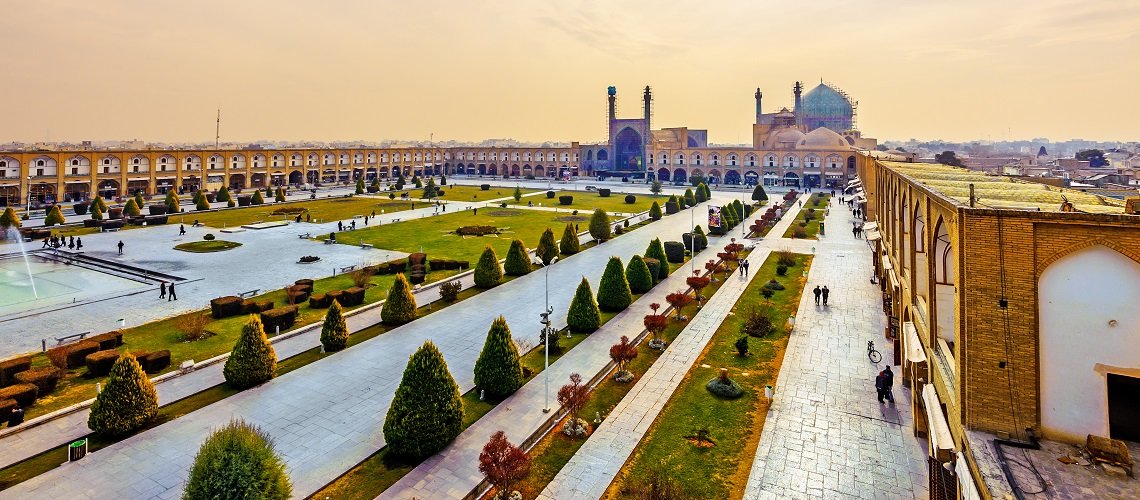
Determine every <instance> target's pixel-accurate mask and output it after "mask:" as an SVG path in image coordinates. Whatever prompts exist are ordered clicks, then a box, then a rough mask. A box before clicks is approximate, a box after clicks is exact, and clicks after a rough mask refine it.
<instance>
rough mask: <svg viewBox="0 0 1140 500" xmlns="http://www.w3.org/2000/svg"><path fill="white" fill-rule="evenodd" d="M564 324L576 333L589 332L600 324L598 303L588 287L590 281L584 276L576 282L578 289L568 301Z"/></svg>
mask: <svg viewBox="0 0 1140 500" xmlns="http://www.w3.org/2000/svg"><path fill="white" fill-rule="evenodd" d="M566 325H567V326H569V327H570V329H571V330H573V331H575V332H578V333H590V332H592V331H594V330H597V329H598V328H599V327H600V326H602V317H601V311H599V310H598V303H597V302H596V301H594V291H593V290H592V289H590V282H589V281H586V277H585V276H583V277H582V281H581V282H580V283H578V290H577V291H575V292H574V299H573V300H571V301H570V310H569V311H567V312H566Z"/></svg>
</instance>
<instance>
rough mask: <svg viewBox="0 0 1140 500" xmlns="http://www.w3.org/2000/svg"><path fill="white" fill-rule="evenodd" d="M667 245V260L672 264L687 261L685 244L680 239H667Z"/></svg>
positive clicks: (665, 245)
mask: <svg viewBox="0 0 1140 500" xmlns="http://www.w3.org/2000/svg"><path fill="white" fill-rule="evenodd" d="M664 247H665V260H667V261H669V263H671V264H680V263H682V262H685V244H684V243H681V242H680V241H666V242H665V244H664Z"/></svg>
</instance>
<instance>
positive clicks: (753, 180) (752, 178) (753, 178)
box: [744, 172, 760, 186]
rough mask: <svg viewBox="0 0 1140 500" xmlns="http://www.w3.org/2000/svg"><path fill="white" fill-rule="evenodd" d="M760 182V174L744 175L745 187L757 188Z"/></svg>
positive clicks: (748, 173) (747, 173)
mask: <svg viewBox="0 0 1140 500" xmlns="http://www.w3.org/2000/svg"><path fill="white" fill-rule="evenodd" d="M759 182H760V174H757V173H756V172H745V173H744V184H745V185H748V186H755V185H756V184H758V183H759Z"/></svg>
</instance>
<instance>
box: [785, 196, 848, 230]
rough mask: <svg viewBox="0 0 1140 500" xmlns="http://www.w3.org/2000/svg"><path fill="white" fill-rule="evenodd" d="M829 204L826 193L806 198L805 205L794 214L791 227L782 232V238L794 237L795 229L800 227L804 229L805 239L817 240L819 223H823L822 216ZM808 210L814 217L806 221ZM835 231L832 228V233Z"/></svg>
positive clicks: (828, 197) (829, 197) (829, 200)
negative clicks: (812, 212) (811, 211)
mask: <svg viewBox="0 0 1140 500" xmlns="http://www.w3.org/2000/svg"><path fill="white" fill-rule="evenodd" d="M830 203H831V195H829V194H826V193H815V194H812V195H811V196H810V197H809V198H808V201H807V203H805V204H804V206H803V208H801V209H800V212H799V213H798V214H796V219H795V220H793V221H792V225H790V226H788V229H787V230H785V231H784V237H785V238H794V237H796V236H795V231H796V228H798V227H802V228H803V229H804V233H805V234H806V236H805V237H806V238H809V239H813V240H814V239H819V236H818V234H819V223H820V222H823V215H824V213H825V212H826V211H827V208H828V207H829V206H830ZM808 210H813V211H814V217H813V218H812V219H811V220H807V218H806V217H805V216H806V215H807V214H808ZM801 223H806V224H805V225H804V226H801V225H800V224H801ZM836 229H837V228H832V231H834V230H836Z"/></svg>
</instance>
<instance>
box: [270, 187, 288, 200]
mask: <svg viewBox="0 0 1140 500" xmlns="http://www.w3.org/2000/svg"><path fill="white" fill-rule="evenodd" d="M273 200H274V201H285V188H283V187H278V188H277V195H276V196H274V198H273Z"/></svg>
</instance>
